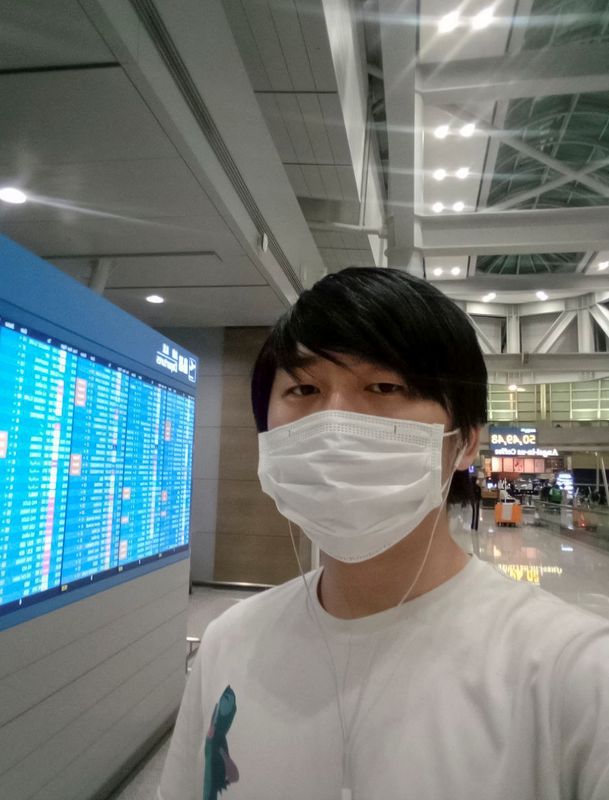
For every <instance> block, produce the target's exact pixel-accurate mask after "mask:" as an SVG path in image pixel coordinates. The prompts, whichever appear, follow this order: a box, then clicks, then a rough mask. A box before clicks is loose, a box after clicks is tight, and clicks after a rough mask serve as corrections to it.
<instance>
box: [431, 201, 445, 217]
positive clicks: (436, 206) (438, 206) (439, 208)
mask: <svg viewBox="0 0 609 800" xmlns="http://www.w3.org/2000/svg"><path fill="white" fill-rule="evenodd" d="M431 210H432V211H435V212H436V214H439V213H440V211H444V203H434V204H433V206H432V207H431Z"/></svg>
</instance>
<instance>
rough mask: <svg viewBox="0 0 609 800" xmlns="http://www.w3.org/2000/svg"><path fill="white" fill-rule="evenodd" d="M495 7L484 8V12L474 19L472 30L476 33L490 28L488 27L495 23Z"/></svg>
mask: <svg viewBox="0 0 609 800" xmlns="http://www.w3.org/2000/svg"><path fill="white" fill-rule="evenodd" d="M493 18H494V15H493V7H492V6H488V8H483V9H482V11H480V12H478V14H476V15H475V16H474V17H472V22H471V25H472V28H473V30H475V31H481V30H483V29H484V28H488V26H489V25H490V24H491V22H492V21H493Z"/></svg>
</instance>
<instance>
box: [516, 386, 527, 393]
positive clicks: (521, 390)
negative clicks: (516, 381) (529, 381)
mask: <svg viewBox="0 0 609 800" xmlns="http://www.w3.org/2000/svg"><path fill="white" fill-rule="evenodd" d="M516 391H517V392H526V389H525V388H524V386H518V388H517V389H516Z"/></svg>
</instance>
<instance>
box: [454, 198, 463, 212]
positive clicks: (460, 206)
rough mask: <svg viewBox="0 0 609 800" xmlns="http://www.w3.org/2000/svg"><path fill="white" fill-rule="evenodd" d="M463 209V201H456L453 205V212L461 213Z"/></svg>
mask: <svg viewBox="0 0 609 800" xmlns="http://www.w3.org/2000/svg"><path fill="white" fill-rule="evenodd" d="M464 208H465V203H464V202H463V200H457V202H456V203H453V211H457V212H459V211H463V209H464Z"/></svg>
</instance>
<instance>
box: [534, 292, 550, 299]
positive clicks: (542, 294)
mask: <svg viewBox="0 0 609 800" xmlns="http://www.w3.org/2000/svg"><path fill="white" fill-rule="evenodd" d="M535 295H536V297H537V299H538V300H547V299H548V295H547V294H546V293H545V292H535Z"/></svg>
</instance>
